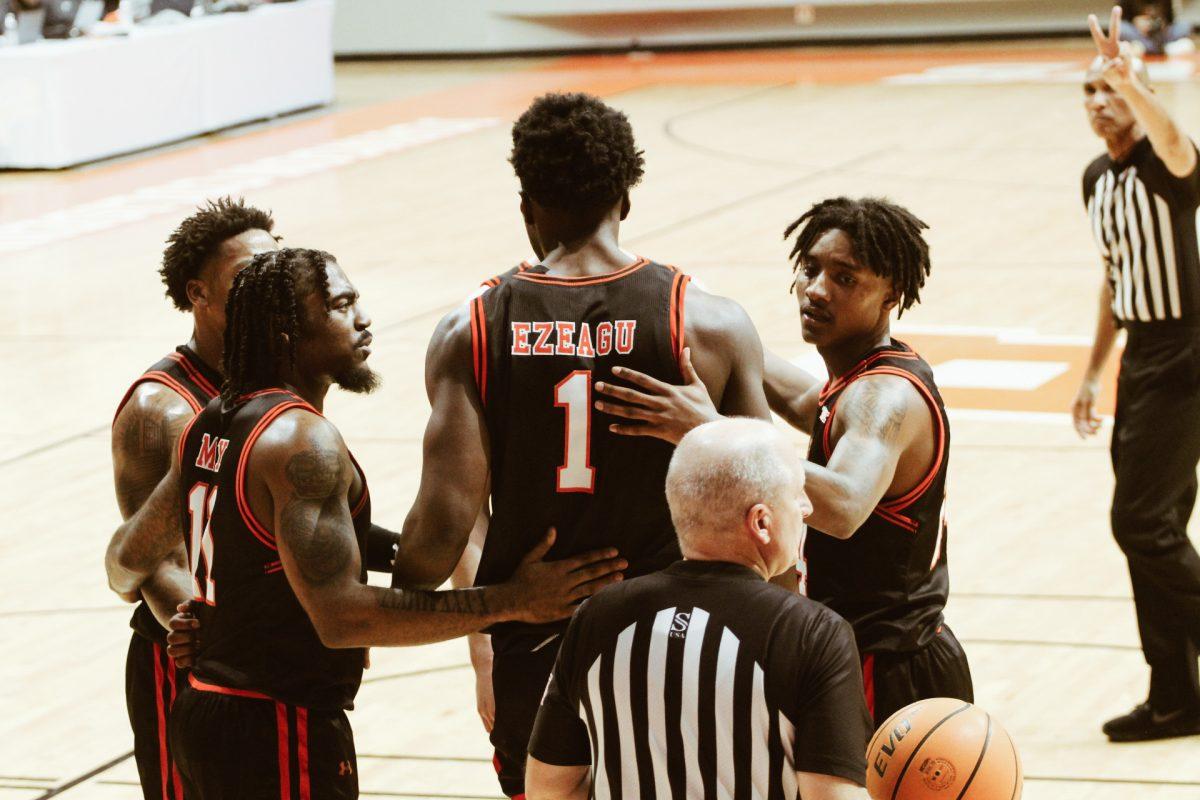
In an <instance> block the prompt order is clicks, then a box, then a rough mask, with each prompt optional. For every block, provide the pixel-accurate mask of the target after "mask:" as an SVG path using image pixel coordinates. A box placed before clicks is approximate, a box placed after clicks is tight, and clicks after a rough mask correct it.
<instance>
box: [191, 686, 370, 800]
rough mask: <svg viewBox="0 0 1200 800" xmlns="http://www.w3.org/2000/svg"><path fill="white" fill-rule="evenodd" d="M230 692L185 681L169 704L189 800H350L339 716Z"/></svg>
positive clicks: (354, 790) (353, 783)
mask: <svg viewBox="0 0 1200 800" xmlns="http://www.w3.org/2000/svg"><path fill="white" fill-rule="evenodd" d="M234 691H237V690H231V689H220V688H218V687H213V686H210V685H208V684H204V683H202V682H200V681H197V680H196V679H195V678H192V679H191V680H190V681H189V685H188V686H186V687H184V689H183V691H182V692H180V694H179V699H178V700H176V701H175V713H174V714H172V715H171V744H172V746H173V747H174V749H175V759H176V763H178V765H179V771H180V773H181V774H182V776H183V783H184V788H185V789H186V790H187V792H188V795H189V797H190V798H192V800H241V799H242V798H244V799H245V800H312V799H313V798H319V800H326V798H334V799H336V798H356V797H358V762H357V760H356V759H355V755H354V736H353V734H352V733H351V731H350V721H349V720H348V719H346V714H345V712H344V711H340V710H339V711H333V712H330V711H319V710H317V709H310V708H305V707H303V706H294V705H289V704H288V703H281V702H279V701H277V700H272V699H270V698H268V697H266V696H265V695H257V694H255V693H252V692H240V693H239V694H236V695H235V694H231V692H234Z"/></svg>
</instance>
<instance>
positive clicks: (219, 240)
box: [106, 197, 278, 800]
mask: <svg viewBox="0 0 1200 800" xmlns="http://www.w3.org/2000/svg"><path fill="white" fill-rule="evenodd" d="M274 225H275V222H274V220H273V219H271V215H270V214H269V213H268V212H266V211H261V210H259V209H257V208H254V207H252V206H247V205H245V203H244V202H243V201H242V200H240V199H239V200H237V201H234V200H232V199H230V198H228V197H225V198H221V199H219V200H217V201H215V202H209V203H207V204H206V205H205V206H203V207H201V208H200V209H198V210H197V211H196V212H195V213H194V214H192V215H191V216H190V217H188V218H187V219H185V220H184V221H183V222H181V223H180V224H179V227H178V228H176V229H175V231H174V233H172V234H171V236H170V238H169V239H168V240H167V249H166V252H165V253H164V254H163V263H162V269H161V270H160V271H159V272H160V274H161V275H162V279H163V283H165V284H166V287H167V296H168V297H170V298H171V301H172V302H173V303H174V304H175V307H176V308H177V309H179V310H180V311H187V312H190V313H191V315H192V336H191V338H190V339H189V340H188V342H187V344H183V345H180V346H179V347H177V348H175V351H174V352H172V353H170V354H169V355H167V356H166V357H164V358H162V359H160V360H159V361H158V362H157V363H155V364H154V365H153V366H151V367H150V368H149V369H148V370H146V372H144V373H143V374H142V375H141V376H140V377H139V378H137V380H135V381H134V382H133V385H132V386H130V388H129V390H128V391H127V392H126V393H125V397H124V398H123V399H122V400H121V403H120V404H119V405H118V407H117V414H116V417H115V419H114V421H113V429H112V452H113V474H114V478H115V483H116V490H117V504H118V506H119V507H120V510H121V517H122V518H123V519H129V518H130V517H131V516H133V514H134V512H136V511H137V510H138V508H140V507H141V505H142V503H143V502H145V500H146V498H147V497H149V496H150V493H151V492H152V491H154V487H155V486H157V485H158V482H159V480H161V479H162V477H163V475H165V474H166V473H167V469H168V468H169V467H170V464H171V453H172V451H173V449H174V447H175V445H176V442H177V441H178V438H179V433H180V431H181V430H182V429H183V427H184V426H186V425H187V423H188V422H189V421H190V420H191V419H192V417H193V416H194V415H195V414H196V413H198V412H199V411H200V409H202V408H203V407H204V406H205V405H207V404H208V401H209V400H211V399H212V398H213V397H215V396H216V395H217V392H218V387H219V386H220V385H221V381H222V378H221V373H220V365H221V348H222V340H223V337H224V335H225V299H226V297H227V295H228V293H229V287H230V285H231V284H232V283H233V276H234V275H235V274H237V272H238V270H240V269H241V268H242V267H244V266H245V265H246V264H247V263H248V262H249V261H250V258H251V257H252V256H254V255H255V254H256V253H262V252H266V251H269V250H275V249H276V248H277V247H278V245H277V244H276V240H275V237H274V236H272V235H271V230H272V229H273V227H274ZM121 544H122V543H119V542H118V543H116V547H115V548H114V549H111V550H110V552H109V558H108V559H106V566H107V568H108V569H109V571H110V578H111V577H113V570H114V568H115V567H116V562H117V561H118V560H119V558H120V555H121ZM180 552H182V551H180ZM191 596H192V592H191V586H190V583H189V582H188V581H187V580H186V572H185V571H184V570H183V568H182V566H181V565H180V564H179V563H178V562H176V561H174V560H169V561H168V562H166V563H164V564H162V565H161V566H160V567H159V568H158V569H157V570H156V571H155V573H154V574H153V576H152V577H151V579H150V580H148V581H147V582H146V583H144V584H142V586H141V589H140V592H137V593H134V594H132V595H129V596H127V598H126V599H129V600H133V601H138V606H137V608H136V609H135V610H134V613H133V619H132V620H131V621H130V626H131V627H132V628H133V636H132V637H131V639H130V643H129V654H128V656H127V658H126V662H125V702H126V707H127V709H128V711H129V722H130V725H131V726H132V727H133V752H134V760H135V761H136V762H137V768H138V777H139V779H140V781H141V784H142V792H143V794H144V795H145V797H146V798H147V800H150V799H151V798H153V800H163V798H167V799H168V800H180V798H181V797H182V794H181V785H180V781H179V780H178V779H177V777H176V775H175V771H174V768H173V766H172V764H171V754H170V752H169V748H168V747H163V746H162V745H163V744H164V743H165V742H166V731H167V727H166V726H167V721H168V720H169V718H170V714H171V705H172V703H173V702H174V699H175V694H176V692H177V690H178V686H177V676H176V674H175V666H174V664H173V663H172V662H171V659H169V658H167V655H166V652H165V636H166V632H165V631H164V629H163V627H164V625H166V623H167V620H168V619H169V618H170V617H171V615H172V614H174V613H175V607H176V605H177V604H178V603H180V602H182V601H185V600H188V599H190V598H191ZM139 597H140V600H139Z"/></svg>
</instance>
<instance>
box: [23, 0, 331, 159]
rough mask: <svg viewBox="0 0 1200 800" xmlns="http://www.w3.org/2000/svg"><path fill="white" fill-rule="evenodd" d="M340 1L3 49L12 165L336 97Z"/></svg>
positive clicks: (317, 0)
mask: <svg viewBox="0 0 1200 800" xmlns="http://www.w3.org/2000/svg"><path fill="white" fill-rule="evenodd" d="M333 5H334V0H300V1H299V2H295V3H283V4H279V5H268V6H262V7H260V8H257V9H255V10H254V11H251V12H248V13H242V14H223V15H219V16H212V17H201V18H196V19H192V20H189V21H188V22H186V23H181V24H179V25H175V26H170V27H153V26H151V27H145V26H141V27H135V28H134V29H133V31H132V32H131V34H130V35H129V36H127V37H115V38H107V39H87V38H83V39H74V40H65V41H44V42H37V43H34V44H29V45H22V46H19V47H6V48H2V49H0V168H58V167H67V166H72V165H74V164H82V163H84V162H87V161H94V160H96V159H99V158H106V157H108V156H113V155H118V154H121V153H129V152H133V151H135V150H141V149H144V148H147V147H153V146H155V145H159V144H163V143H166V142H172V141H178V140H180V139H186V138H188V137H190V136H196V135H198V134H201V133H207V132H209V131H214V130H219V129H221V128H225V127H228V126H230V125H236V124H238V123H243V122H249V121H251V120H256V119H266V118H269V117H273V116H276V115H278V114H283V113H286V112H289V111H296V110H298V109H302V108H310V107H313V106H319V105H324V104H326V103H328V102H330V101H331V100H332V99H333Z"/></svg>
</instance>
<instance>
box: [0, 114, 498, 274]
mask: <svg viewBox="0 0 1200 800" xmlns="http://www.w3.org/2000/svg"><path fill="white" fill-rule="evenodd" d="M499 122H500V120H499V118H497V117H464V118H461V119H451V118H445V117H421V118H420V119H417V120H414V121H411V122H401V123H398V124H396V125H389V126H387V127H385V128H378V129H376V130H371V131H367V132H365V133H359V134H354V135H352V136H344V137H342V138H339V139H334V140H333V141H330V142H326V143H323V144H318V145H311V146H308V147H297V148H295V149H292V150H288V151H285V152H283V153H280V154H278V155H272V156H267V157H264V158H258V159H254V160H251V161H246V162H242V163H240V164H233V165H231V166H228V167H222V168H220V169H216V170H211V171H209V172H207V173H203V174H200V175H194V176H191V177H187V178H177V179H176V180H172V181H168V182H166V183H161V184H157V185H151V186H144V187H142V188H140V189H135V190H133V191H130V192H124V193H122V194H116V195H110V196H109V197H104V198H101V199H99V200H93V201H91V202H89V203H82V204H79V205H75V206H68V207H67V208H63V209H58V210H56V211H50V212H47V213H44V214H40V215H38V216H35V217H30V218H28V219H23V220H18V221H16V222H10V223H7V224H0V253H14V252H20V251H24V250H30V249H33V248H36V247H41V246H45V245H49V244H54V243H56V242H60V241H63V240H65V239H71V238H74V237H77V236H83V235H85V234H90V233H98V232H101V231H107V230H111V229H113V228H116V227H120V226H122V225H127V224H130V223H134V222H140V221H142V220H145V219H148V218H150V217H155V216H158V215H160V214H165V213H167V212H170V211H175V210H177V209H182V208H193V207H195V206H196V205H198V204H199V203H201V202H203V201H204V200H206V199H208V198H212V197H220V196H222V195H244V194H245V193H247V192H248V191H251V190H254V189H262V188H264V187H266V186H271V185H273V184H276V183H280V182H282V181H286V180H289V179H292V178H301V177H307V176H309V175H313V174H317V173H321V172H326V171H328V170H332V169H336V168H340V167H345V166H349V165H351V164H357V163H359V162H361V161H367V160H369V159H373V158H378V157H379V156H384V155H389V154H392V153H396V152H400V151H402V150H408V149H410V148H414V147H418V146H420V145H424V144H430V143H432V142H438V141H443V140H446V139H451V138H454V137H456V136H460V135H463V134H467V133H474V132H476V131H479V130H483V129H485V128H490V127H493V126H494V125H496V124H498V123H499Z"/></svg>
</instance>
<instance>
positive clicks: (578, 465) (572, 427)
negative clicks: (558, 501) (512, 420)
mask: <svg viewBox="0 0 1200 800" xmlns="http://www.w3.org/2000/svg"><path fill="white" fill-rule="evenodd" d="M554 405H556V406H558V407H559V408H562V409H565V410H566V412H567V413H566V429H565V430H564V431H563V465H562V466H561V467H559V468H558V491H560V492H587V493H589V494H590V493H591V492H593V491H595V486H596V470H595V468H594V467H593V466H592V464H591V455H592V373H591V371H590V370H585V369H579V370H575V371H574V372H572V373H571V374H570V375H568V376H567V377H565V378H563V379H562V380H561V381H560V382H559V384H558V385H557V386H555V387H554Z"/></svg>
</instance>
